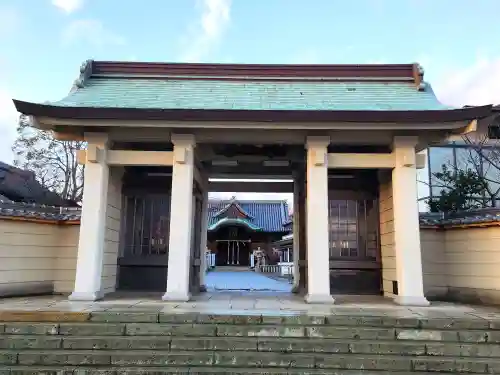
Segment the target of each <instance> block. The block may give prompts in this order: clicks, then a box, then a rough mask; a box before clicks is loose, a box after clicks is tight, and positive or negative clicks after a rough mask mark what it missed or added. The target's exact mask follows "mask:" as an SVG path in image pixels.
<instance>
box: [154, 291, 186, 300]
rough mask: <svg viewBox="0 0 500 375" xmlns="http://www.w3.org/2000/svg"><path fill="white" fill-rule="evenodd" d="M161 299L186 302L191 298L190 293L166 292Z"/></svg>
mask: <svg viewBox="0 0 500 375" xmlns="http://www.w3.org/2000/svg"><path fill="white" fill-rule="evenodd" d="M161 299H162V300H163V301H168V302H187V301H189V300H190V299H191V294H190V293H187V294H185V293H176V292H166V293H165V294H164V295H163V297H161Z"/></svg>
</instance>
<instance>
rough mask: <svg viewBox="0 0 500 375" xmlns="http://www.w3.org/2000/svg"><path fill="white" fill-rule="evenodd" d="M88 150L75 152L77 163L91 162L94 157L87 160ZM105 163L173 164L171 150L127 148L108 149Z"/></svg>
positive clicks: (127, 164) (131, 164) (121, 164)
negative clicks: (131, 149)
mask: <svg viewBox="0 0 500 375" xmlns="http://www.w3.org/2000/svg"><path fill="white" fill-rule="evenodd" d="M92 154H93V153H89V152H88V150H87V151H86V150H79V151H78V152H77V158H78V163H80V164H86V163H87V162H92V161H93V160H94V159H95V158H92V159H91V160H89V156H91V155H92ZM106 154H107V157H106V163H107V164H108V165H110V166H171V165H173V153H172V151H127V150H108V151H107V153H106Z"/></svg>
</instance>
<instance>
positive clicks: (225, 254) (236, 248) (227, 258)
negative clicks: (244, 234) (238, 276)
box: [216, 240, 252, 267]
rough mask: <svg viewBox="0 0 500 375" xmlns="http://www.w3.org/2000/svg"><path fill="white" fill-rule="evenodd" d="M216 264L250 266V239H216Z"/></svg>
mask: <svg viewBox="0 0 500 375" xmlns="http://www.w3.org/2000/svg"><path fill="white" fill-rule="evenodd" d="M216 242H217V258H216V265H217V266H222V267H224V266H241V267H249V266H250V256H251V243H252V241H251V240H216Z"/></svg>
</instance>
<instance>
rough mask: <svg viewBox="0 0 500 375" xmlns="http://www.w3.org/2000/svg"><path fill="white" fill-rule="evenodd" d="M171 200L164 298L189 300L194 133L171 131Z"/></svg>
mask: <svg viewBox="0 0 500 375" xmlns="http://www.w3.org/2000/svg"><path fill="white" fill-rule="evenodd" d="M172 143H173V144H174V161H173V168H172V197H171V199H172V202H171V208H170V215H171V218H170V238H169V247H168V249H169V250H168V273H167V291H166V293H165V294H164V295H163V300H165V301H188V300H189V299H190V298H191V293H190V291H189V290H190V288H189V284H190V277H189V275H190V269H191V241H192V229H193V228H192V227H193V176H194V155H193V154H194V147H195V140H194V136H193V135H190V134H172Z"/></svg>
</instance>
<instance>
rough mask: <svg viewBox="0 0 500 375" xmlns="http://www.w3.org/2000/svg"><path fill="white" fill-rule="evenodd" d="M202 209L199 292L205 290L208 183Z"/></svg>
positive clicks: (204, 192)
mask: <svg viewBox="0 0 500 375" xmlns="http://www.w3.org/2000/svg"><path fill="white" fill-rule="evenodd" d="M202 204H203V209H202V212H201V237H200V263H201V264H200V292H206V291H207V286H206V284H205V277H206V274H207V270H208V264H207V232H208V184H207V186H205V188H204V190H203V202H202Z"/></svg>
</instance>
